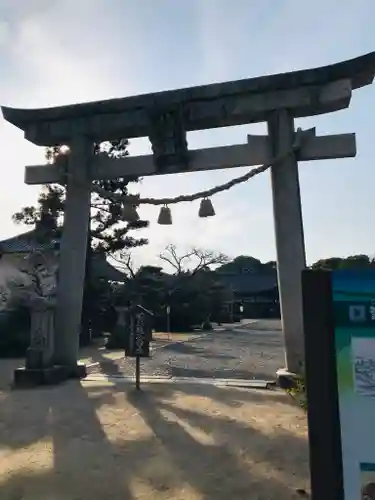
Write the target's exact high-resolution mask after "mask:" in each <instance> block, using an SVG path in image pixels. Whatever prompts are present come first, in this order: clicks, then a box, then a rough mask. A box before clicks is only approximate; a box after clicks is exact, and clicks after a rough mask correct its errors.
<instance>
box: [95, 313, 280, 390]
mask: <svg viewBox="0 0 375 500" xmlns="http://www.w3.org/2000/svg"><path fill="white" fill-rule="evenodd" d="M226 328H229V327H226ZM230 328H231V329H225V330H222V331H214V332H210V333H205V334H203V335H201V336H199V337H198V338H195V339H190V340H187V341H186V342H175V343H167V344H164V347H162V346H163V343H160V342H158V343H157V344H156V347H157V348H156V349H155V350H154V351H153V353H152V357H151V358H150V359H145V360H142V363H141V375H142V376H144V377H152V376H164V377H201V378H202V377H215V378H235V379H247V380H252V379H261V380H271V381H272V380H274V379H275V373H276V371H277V370H278V369H279V368H280V367H283V366H284V350H283V339H282V333H281V331H280V329H278V323H275V322H273V323H272V322H271V323H269V322H268V323H264V322H262V321H260V322H256V323H255V322H254V323H251V324H249V325H246V326H245V325H236V326H235V327H234V329H232V327H230ZM271 328H272V329H271ZM111 358H112V359H109V358H108V356H107V355H106V352H105V350H99V351H96V352H95V353H94V354H93V355H92V359H93V361H94V362H95V363H96V365H94V366H93V367H92V368H91V369H90V373H100V372H101V373H105V374H108V375H124V376H126V377H129V376H132V375H134V360H132V359H124V357H123V354H122V353H121V352H118V354H117V353H115V354H114V355H113V356H111Z"/></svg>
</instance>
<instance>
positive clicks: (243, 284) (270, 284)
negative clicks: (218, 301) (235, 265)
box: [218, 270, 277, 293]
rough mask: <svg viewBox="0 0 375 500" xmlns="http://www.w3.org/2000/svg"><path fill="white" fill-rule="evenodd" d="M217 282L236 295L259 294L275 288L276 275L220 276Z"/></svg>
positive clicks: (273, 272) (264, 273)
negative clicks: (236, 293) (230, 289)
mask: <svg viewBox="0 0 375 500" xmlns="http://www.w3.org/2000/svg"><path fill="white" fill-rule="evenodd" d="M218 278H219V280H220V281H221V282H222V283H223V284H224V285H225V286H228V287H231V288H232V289H233V290H234V291H235V292H238V293H259V292H266V291H268V290H272V289H273V288H275V287H277V273H276V270H275V271H265V272H263V273H262V272H254V273H243V274H220V273H218Z"/></svg>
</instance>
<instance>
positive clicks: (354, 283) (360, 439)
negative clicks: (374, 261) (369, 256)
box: [302, 270, 375, 500]
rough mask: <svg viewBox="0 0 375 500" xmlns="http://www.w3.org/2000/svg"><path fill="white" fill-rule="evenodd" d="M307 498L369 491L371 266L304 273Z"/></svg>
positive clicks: (374, 315) (374, 478)
mask: <svg viewBox="0 0 375 500" xmlns="http://www.w3.org/2000/svg"><path fill="white" fill-rule="evenodd" d="M302 290H303V316H304V329H305V352H306V389H307V401H308V422H309V442H310V469H311V489H312V497H311V498H312V500H362V499H365V498H369V499H370V498H374V496H373V494H374V491H375V432H374V423H375V270H358V271H354V270H353V271H352V270H342V271H333V272H330V271H310V270H309V271H304V272H303V277H302Z"/></svg>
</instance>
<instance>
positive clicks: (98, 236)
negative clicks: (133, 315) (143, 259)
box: [12, 139, 148, 337]
mask: <svg viewBox="0 0 375 500" xmlns="http://www.w3.org/2000/svg"><path fill="white" fill-rule="evenodd" d="M128 146H129V141H128V140H127V139H121V140H118V141H111V142H106V143H102V144H95V145H94V154H97V155H107V156H109V157H111V158H124V157H125V156H127V155H128V154H129V151H128ZM61 151H62V148H59V147H52V148H47V149H46V159H47V161H49V162H50V163H53V162H54V161H55V160H56V157H57V156H58V155H59V154H61ZM138 180H139V179H138V178H137V177H132V178H130V177H126V178H124V177H122V178H118V179H114V180H108V181H106V180H104V181H103V180H101V181H93V184H94V185H99V186H100V187H101V188H103V189H105V190H107V191H111V192H113V193H117V194H120V195H127V194H128V186H129V184H130V183H136V182H138ZM65 193H66V189H65V187H64V186H62V185H59V184H49V185H46V186H43V187H42V190H41V192H40V194H39V196H38V199H37V204H36V206H27V207H23V208H22V209H21V210H20V211H19V212H16V213H15V214H14V215H13V217H12V218H13V221H14V222H15V223H16V224H25V225H30V226H34V227H35V228H36V229H39V230H41V234H42V235H43V237H47V238H57V239H58V238H59V237H61V230H62V223H63V216H64V208H65ZM146 227H148V221H142V220H139V221H137V222H131V223H126V224H125V223H124V222H123V221H122V220H121V204H120V203H114V202H112V201H110V200H107V199H105V198H102V197H100V196H99V195H97V194H96V193H92V196H91V220H90V231H89V234H88V245H87V256H86V276H85V289H84V298H83V314H82V324H83V334H82V335H83V337H86V336H87V332H88V328H89V323H90V316H91V311H92V310H93V309H95V305H94V302H95V287H94V286H93V283H92V280H91V279H90V276H91V263H92V256H93V255H94V254H95V253H99V252H100V253H104V254H106V255H108V254H112V253H115V252H118V251H121V250H129V249H131V248H134V247H139V246H142V245H146V244H147V243H148V240H147V239H145V238H135V237H133V236H131V235H130V234H129V233H130V232H131V231H134V230H137V229H143V228H146ZM85 332H86V333H85Z"/></svg>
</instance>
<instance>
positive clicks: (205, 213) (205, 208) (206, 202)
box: [198, 198, 216, 217]
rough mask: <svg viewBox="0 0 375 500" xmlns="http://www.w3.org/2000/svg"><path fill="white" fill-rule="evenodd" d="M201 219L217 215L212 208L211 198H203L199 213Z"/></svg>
mask: <svg viewBox="0 0 375 500" xmlns="http://www.w3.org/2000/svg"><path fill="white" fill-rule="evenodd" d="M198 215H199V217H213V216H214V215H216V214H215V210H214V207H213V206H212V203H211V200H210V199H209V198H203V200H202V201H201V205H200V207H199V212H198Z"/></svg>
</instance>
